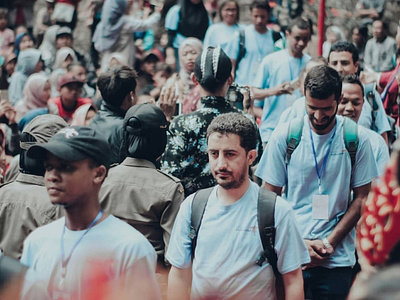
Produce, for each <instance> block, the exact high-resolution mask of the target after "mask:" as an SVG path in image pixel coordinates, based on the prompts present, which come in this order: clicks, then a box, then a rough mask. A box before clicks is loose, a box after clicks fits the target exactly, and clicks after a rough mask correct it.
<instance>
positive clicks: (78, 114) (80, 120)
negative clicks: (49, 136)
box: [71, 103, 97, 126]
mask: <svg viewBox="0 0 400 300" xmlns="http://www.w3.org/2000/svg"><path fill="white" fill-rule="evenodd" d="M89 110H94V111H95V112H97V108H96V107H95V106H94V105H92V104H90V103H89V104H84V105H81V106H79V108H78V109H77V110H76V111H75V112H74V115H73V117H72V121H71V126H86V124H85V123H86V117H87V114H88V113H89Z"/></svg>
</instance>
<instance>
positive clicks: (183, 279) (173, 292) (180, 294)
mask: <svg viewBox="0 0 400 300" xmlns="http://www.w3.org/2000/svg"><path fill="white" fill-rule="evenodd" d="M191 285H192V268H187V269H179V268H176V267H174V266H172V268H171V271H170V272H169V276H168V293H167V295H168V299H170V300H172V299H174V300H186V299H190V287H191Z"/></svg>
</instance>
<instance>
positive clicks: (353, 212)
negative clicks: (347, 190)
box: [327, 183, 371, 248]
mask: <svg viewBox="0 0 400 300" xmlns="http://www.w3.org/2000/svg"><path fill="white" fill-rule="evenodd" d="M370 188H371V183H367V184H365V185H362V186H360V187H357V188H354V189H353V197H354V200H353V202H352V203H351V205H350V207H349V208H348V209H347V211H346V213H345V214H344V215H343V217H342V219H341V220H340V221H339V223H338V224H337V225H336V227H335V229H333V231H332V232H331V234H330V235H329V236H328V237H327V239H328V241H329V243H330V244H331V245H332V247H333V248H335V247H336V245H338V244H339V243H340V242H341V241H342V240H343V239H344V238H345V236H346V235H347V234H349V232H350V231H351V230H352V229H353V228H354V227H355V226H356V224H357V222H358V219H359V218H360V216H361V205H362V203H363V201H364V200H365V199H366V198H367V196H368V193H369V190H370Z"/></svg>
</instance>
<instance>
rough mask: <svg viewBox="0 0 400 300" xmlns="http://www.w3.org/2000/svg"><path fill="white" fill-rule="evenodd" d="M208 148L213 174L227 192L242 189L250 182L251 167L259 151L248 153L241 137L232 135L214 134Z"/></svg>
mask: <svg viewBox="0 0 400 300" xmlns="http://www.w3.org/2000/svg"><path fill="white" fill-rule="evenodd" d="M207 146H208V160H209V162H210V168H211V173H212V175H213V176H214V178H215V180H216V181H217V183H218V184H219V185H220V186H221V187H222V188H224V189H227V190H229V189H237V188H240V187H241V186H242V185H243V183H244V182H245V180H248V170H249V166H250V165H251V164H252V163H253V161H254V159H255V157H256V155H257V151H256V150H250V151H249V152H246V150H245V149H244V148H243V147H242V146H240V137H239V136H238V135H237V134H231V133H228V134H221V133H218V132H214V133H212V134H211V135H210V136H209V137H208V141H207Z"/></svg>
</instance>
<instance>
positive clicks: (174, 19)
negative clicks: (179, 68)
mask: <svg viewBox="0 0 400 300" xmlns="http://www.w3.org/2000/svg"><path fill="white" fill-rule="evenodd" d="M180 10H181V6H180V5H178V4H176V5H174V6H172V7H171V8H170V9H169V11H168V13H167V15H166V16H165V28H166V29H167V30H174V31H176V30H178V25H179V20H180V19H179V12H180ZM208 21H209V22H208V24H209V25H208V26H211V24H212V20H211V19H210V17H208ZM186 38H187V37H186V36H184V35H182V34H180V33H179V32H177V33H176V36H175V39H174V41H173V42H172V46H173V47H174V48H175V49H178V48H179V46H180V45H181V44H182V42H183V41H184V40H185V39H186Z"/></svg>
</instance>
